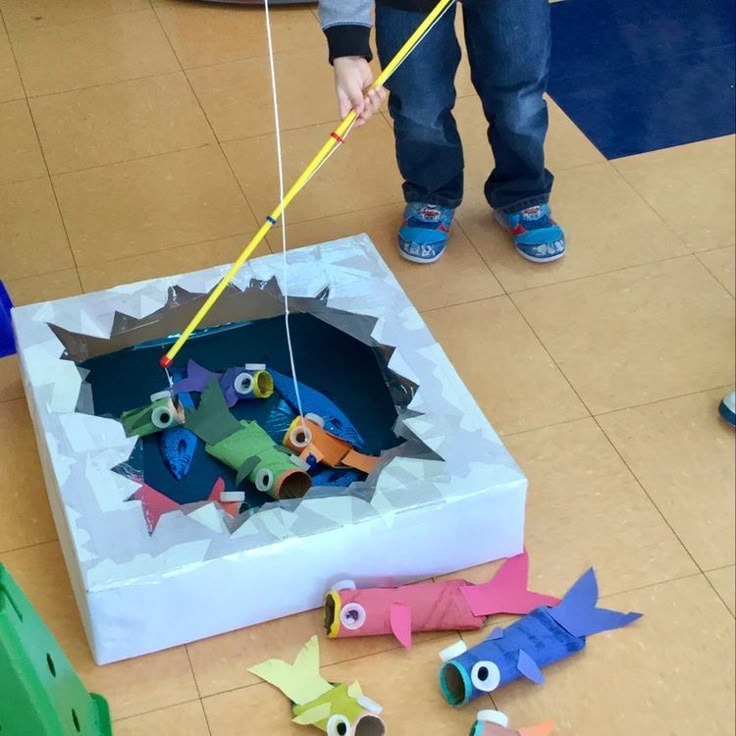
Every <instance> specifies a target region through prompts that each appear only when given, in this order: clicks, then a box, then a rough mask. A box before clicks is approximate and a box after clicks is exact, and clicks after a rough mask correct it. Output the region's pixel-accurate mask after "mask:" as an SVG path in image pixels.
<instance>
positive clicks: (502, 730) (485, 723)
mask: <svg viewBox="0 0 736 736" xmlns="http://www.w3.org/2000/svg"><path fill="white" fill-rule="evenodd" d="M508 726H509V719H508V717H507V716H506V715H505V714H504V713H501V712H500V711H498V710H482V711H480V712H479V713H478V718H477V719H476V721H475V723H474V724H473V727H472V728H471V729H470V734H469V736H550V734H551V733H552V730H553V729H554V723H553V722H552V721H547V722H546V723H540V724H539V725H537V726H528V727H527V728H520V729H519V730H518V731H514V730H512V729H510V728H509V727H508Z"/></svg>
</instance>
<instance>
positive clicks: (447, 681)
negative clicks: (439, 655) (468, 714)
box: [440, 662, 471, 707]
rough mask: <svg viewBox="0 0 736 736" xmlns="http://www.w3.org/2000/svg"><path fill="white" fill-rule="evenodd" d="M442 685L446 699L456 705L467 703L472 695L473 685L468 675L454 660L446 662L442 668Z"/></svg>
mask: <svg viewBox="0 0 736 736" xmlns="http://www.w3.org/2000/svg"><path fill="white" fill-rule="evenodd" d="M440 687H441V688H442V694H443V695H444V696H445V700H446V701H447V702H448V703H449V704H450V705H454V706H456V707H458V706H461V705H465V703H467V702H468V700H469V697H470V691H471V685H470V680H469V679H468V675H467V674H466V672H465V670H464V669H463V668H462V667H459V666H458V665H456V664H455V663H454V662H446V663H445V664H444V665H442V668H441V669H440Z"/></svg>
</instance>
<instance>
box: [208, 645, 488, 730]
mask: <svg viewBox="0 0 736 736" xmlns="http://www.w3.org/2000/svg"><path fill="white" fill-rule="evenodd" d="M305 641H306V640H305ZM356 641H357V640H356ZM454 641H457V637H456V636H449V637H448V636H446V637H442V638H441V639H436V640H434V641H430V642H426V643H423V644H420V645H418V646H415V647H414V648H413V649H412V650H410V651H405V650H395V651H392V652H385V653H382V654H376V655H374V656H372V657H363V658H361V659H355V660H352V661H350V662H344V663H342V664H338V665H333V666H331V667H325V668H324V669H323V670H322V674H323V675H324V677H325V678H327V679H328V680H329V681H330V682H346V683H350V682H353V681H354V680H358V682H360V685H361V687H362V689H363V692H364V693H365V694H366V695H367V696H368V697H369V698H371V699H372V700H374V701H376V702H378V703H380V704H381V705H382V706H383V708H384V711H383V714H382V718H383V719H384V721H385V723H386V726H387V732H388V733H389V734H411V733H416V734H432V736H456V735H457V734H463V733H466V732H467V731H468V730H469V729H470V726H471V724H472V721H473V719H474V715H475V711H470V710H467V709H464V710H454V709H452V708H450V707H449V706H447V705H446V704H445V703H444V701H443V700H442V696H441V695H440V692H439V688H438V686H437V672H438V670H439V664H440V660H439V658H438V656H437V653H438V652H439V651H441V650H442V649H443V648H444V647H446V646H449V645H450V644H452V643H453V642H454ZM303 643H304V642H302V644H303ZM323 643H324V640H321V641H320V646H322V644H323ZM350 646H351V643H346V647H347V648H350ZM298 649H299V647H297V648H295V649H294V650H293V651H292V652H291V653H290V656H289V657H288V659H290V660H292V661H293V658H294V657H295V656H296V653H297V652H298ZM482 707H490V701H489V700H488V699H485V704H484V705H483V706H482ZM204 708H205V712H206V713H207V719H208V721H209V724H210V731H211V732H212V736H240V735H241V734H242V733H243V714H244V713H247V714H248V716H249V721H248V726H249V728H250V729H252V733H259V734H260V733H278V734H279V736H292V735H293V736H298V734H300V733H303V732H304V726H296V725H294V724H292V723H290V719H291V717H292V716H291V709H290V707H289V702H288V700H287V699H286V698H285V697H284V696H283V695H282V694H281V693H280V692H279V691H278V690H276V688H274V687H272V686H270V685H268V684H265V683H263V684H259V685H255V686H253V687H247V688H244V689H241V690H235V691H233V692H230V693H225V694H222V695H216V696H214V697H212V698H206V699H205V700H204Z"/></svg>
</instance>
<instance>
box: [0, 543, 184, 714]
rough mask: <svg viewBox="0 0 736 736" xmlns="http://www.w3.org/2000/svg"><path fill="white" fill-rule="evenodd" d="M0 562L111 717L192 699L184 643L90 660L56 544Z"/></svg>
mask: <svg viewBox="0 0 736 736" xmlns="http://www.w3.org/2000/svg"><path fill="white" fill-rule="evenodd" d="M3 562H4V563H5V564H6V565H7V566H8V569H9V570H10V573H11V574H12V575H13V577H14V578H15V579H16V580H17V582H18V584H19V585H20V586H21V587H22V588H23V590H24V592H25V593H26V595H27V596H28V597H29V599H30V600H31V603H32V604H33V606H34V608H35V609H36V610H37V611H38V613H39V615H40V616H41V617H42V618H43V619H44V621H45V623H46V625H47V626H48V627H49V629H50V630H51V633H52V634H53V635H54V637H55V638H56V640H57V642H58V643H59V645H60V646H61V647H62V649H64V652H65V653H66V655H67V657H69V660H70V661H71V663H72V666H73V667H74V668H75V669H76V671H77V674H78V675H79V676H80V677H81V678H82V680H83V681H84V683H85V685H86V686H87V687H88V688H89V689H90V690H91V691H93V692H98V693H103V694H104V696H105V697H106V698H107V700H108V702H109V704H110V708H111V711H112V717H113V719H117V718H125V717H127V716H133V715H139V714H141V713H146V712H148V711H151V710H155V709H160V708H166V707H168V706H170V705H176V704H178V703H184V702H187V701H191V700H195V699H196V698H197V690H196V687H195V685H194V677H193V676H192V671H191V668H190V667H189V662H188V661H187V653H186V650H185V649H184V647H180V648H177V649H169V650H167V651H165V652H159V653H157V654H152V655H149V656H147V657H140V658H138V659H130V660H126V661H124V662H117V663H114V664H108V665H105V666H104V667H97V666H96V665H95V664H94V662H93V660H92V656H91V654H90V650H89V647H88V645H87V640H86V638H85V636H84V633H83V631H82V624H81V621H80V619H79V614H78V611H77V607H76V604H75V602H74V597H73V595H72V590H71V586H70V583H69V578H68V575H67V572H66V568H65V566H64V560H63V557H62V554H61V550H60V548H59V546H58V544H56V543H51V544H45V545H41V546H36V547H31V548H29V549H25V550H20V551H17V552H11V553H10V554H7V555H5V556H4V558H3Z"/></svg>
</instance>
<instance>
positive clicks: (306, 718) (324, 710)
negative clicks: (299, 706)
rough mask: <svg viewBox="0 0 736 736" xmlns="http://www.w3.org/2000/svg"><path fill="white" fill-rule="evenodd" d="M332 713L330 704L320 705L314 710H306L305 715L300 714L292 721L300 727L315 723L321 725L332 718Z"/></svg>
mask: <svg viewBox="0 0 736 736" xmlns="http://www.w3.org/2000/svg"><path fill="white" fill-rule="evenodd" d="M331 713H332V707H331V706H330V704H329V703H320V704H319V705H315V706H314V708H310V709H309V710H305V711H304V713H300V714H299V715H298V716H296V718H292V719H291V720H292V721H293V722H294V723H297V724H298V725H300V726H311V725H313V724H314V723H319V722H320V721H324V720H326V719H327V718H329V717H330V714H331Z"/></svg>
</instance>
